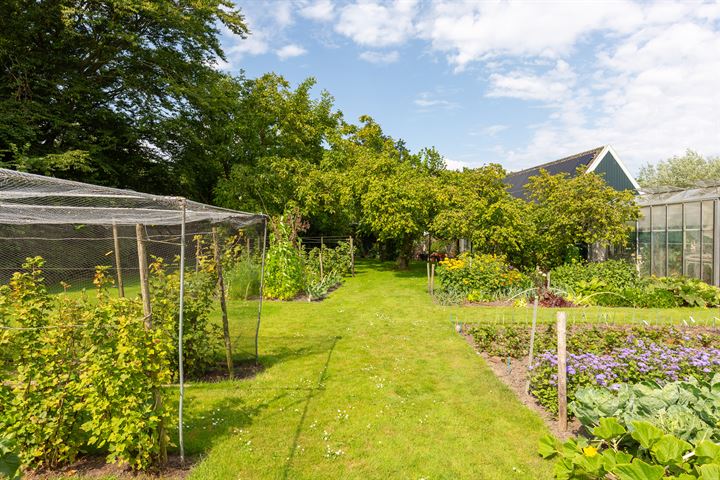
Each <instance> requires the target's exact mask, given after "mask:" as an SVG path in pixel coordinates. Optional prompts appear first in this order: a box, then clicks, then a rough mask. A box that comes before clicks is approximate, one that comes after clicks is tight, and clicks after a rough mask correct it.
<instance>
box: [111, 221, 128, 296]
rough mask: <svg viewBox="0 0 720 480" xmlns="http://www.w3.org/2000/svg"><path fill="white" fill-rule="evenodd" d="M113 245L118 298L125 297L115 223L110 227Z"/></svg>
mask: <svg viewBox="0 0 720 480" xmlns="http://www.w3.org/2000/svg"><path fill="white" fill-rule="evenodd" d="M112 233H113V244H114V248H115V275H116V276H117V286H118V296H119V297H120V298H123V297H125V287H123V277H122V265H121V262H120V239H119V238H118V229H117V225H116V224H115V222H113V226H112Z"/></svg>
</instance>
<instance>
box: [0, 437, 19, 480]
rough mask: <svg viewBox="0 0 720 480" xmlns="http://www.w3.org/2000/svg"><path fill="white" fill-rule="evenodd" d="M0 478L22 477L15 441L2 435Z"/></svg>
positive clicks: (14, 479)
mask: <svg viewBox="0 0 720 480" xmlns="http://www.w3.org/2000/svg"><path fill="white" fill-rule="evenodd" d="M0 478H5V479H7V480H16V479H18V478H20V457H18V455H17V452H16V451H15V446H14V444H13V442H12V441H11V440H10V439H8V438H5V437H0Z"/></svg>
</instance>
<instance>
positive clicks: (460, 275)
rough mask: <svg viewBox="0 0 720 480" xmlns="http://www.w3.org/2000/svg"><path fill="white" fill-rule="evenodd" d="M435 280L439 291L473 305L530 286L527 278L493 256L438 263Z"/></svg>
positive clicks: (462, 255) (470, 255)
mask: <svg viewBox="0 0 720 480" xmlns="http://www.w3.org/2000/svg"><path fill="white" fill-rule="evenodd" d="M439 265H440V266H439V268H438V273H437V275H438V280H439V282H440V285H441V288H442V290H445V291H452V292H455V293H456V294H460V295H463V297H464V298H466V299H468V300H470V301H475V302H481V301H489V300H495V299H497V298H498V297H501V296H507V295H508V294H509V293H510V292H512V291H516V290H518V289H520V288H523V287H525V288H527V287H529V286H530V280H529V279H528V277H526V276H525V275H523V274H522V273H520V272H519V271H518V270H516V269H515V268H513V267H511V266H510V265H509V264H507V263H506V262H505V259H504V258H503V257H500V256H496V255H487V254H481V255H473V254H470V253H463V254H461V255H460V256H459V257H458V258H456V259H453V258H446V259H445V260H442V261H441V262H440V263H439Z"/></svg>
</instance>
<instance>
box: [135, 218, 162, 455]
mask: <svg viewBox="0 0 720 480" xmlns="http://www.w3.org/2000/svg"><path fill="white" fill-rule="evenodd" d="M135 236H136V237H137V251H138V266H139V270H140V295H141V297H142V302H143V313H144V314H145V321H144V323H145V329H146V330H150V329H151V328H152V308H151V305H150V278H149V277H150V274H149V270H148V262H147V250H146V247H145V227H144V226H143V225H141V224H139V223H138V224H137V225H135ZM153 401H154V407H153V408H154V410H155V411H156V412H159V411H162V394H161V392H160V389H159V388H157V387H154V388H153ZM166 437H167V435H166V433H165V423H164V422H162V421H161V422H160V424H159V425H158V439H159V442H160V463H161V464H162V465H164V464H165V463H167V438H166Z"/></svg>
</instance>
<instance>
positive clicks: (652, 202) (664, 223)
mask: <svg viewBox="0 0 720 480" xmlns="http://www.w3.org/2000/svg"><path fill="white" fill-rule="evenodd" d="M637 203H638V205H639V206H640V219H639V220H638V222H637V230H636V232H637V233H636V241H637V243H636V259H637V265H638V270H639V272H640V274H641V275H644V276H649V275H654V276H657V277H663V276H673V275H683V276H686V277H692V278H698V279H701V280H703V281H704V282H706V283H709V284H711V285H716V286H720V264H719V262H720V218H718V216H719V215H720V205H719V203H720V186H718V185H715V186H709V187H700V188H692V189H687V190H664V191H662V190H661V191H655V192H652V193H646V194H644V195H642V196H640V197H638V199H637Z"/></svg>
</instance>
